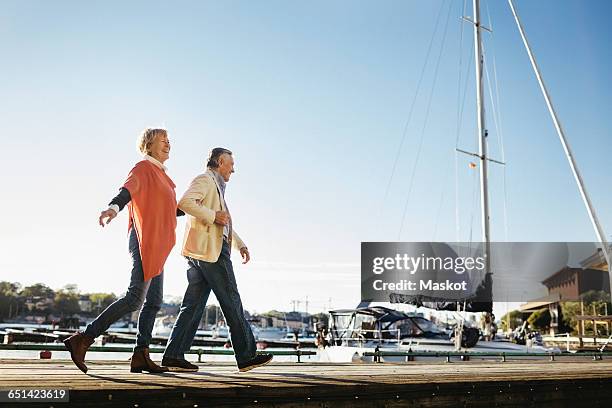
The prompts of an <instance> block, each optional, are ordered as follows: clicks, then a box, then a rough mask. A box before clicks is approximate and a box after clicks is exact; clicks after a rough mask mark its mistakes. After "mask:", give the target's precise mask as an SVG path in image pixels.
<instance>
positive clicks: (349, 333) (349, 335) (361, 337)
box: [334, 328, 401, 346]
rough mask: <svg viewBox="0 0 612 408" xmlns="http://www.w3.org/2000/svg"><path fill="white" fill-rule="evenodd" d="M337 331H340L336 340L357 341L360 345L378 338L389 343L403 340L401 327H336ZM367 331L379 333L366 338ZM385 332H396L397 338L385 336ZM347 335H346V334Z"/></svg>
mask: <svg viewBox="0 0 612 408" xmlns="http://www.w3.org/2000/svg"><path fill="white" fill-rule="evenodd" d="M334 332H335V333H338V338H335V339H334V340H341V341H343V342H345V341H346V342H347V343H348V342H350V341H357V342H358V344H359V346H362V345H363V343H364V342H366V341H368V340H378V341H379V342H381V343H382V342H383V341H385V342H389V343H397V344H399V343H400V342H401V331H400V329H386V330H376V329H353V328H349V329H335V330H334ZM367 333H375V334H378V337H373V338H369V339H368V338H366V336H365V334H367ZM383 333H396V336H394V337H395V338H387V339H384V338H383ZM345 335H346V336H345ZM354 335H356V337H354Z"/></svg>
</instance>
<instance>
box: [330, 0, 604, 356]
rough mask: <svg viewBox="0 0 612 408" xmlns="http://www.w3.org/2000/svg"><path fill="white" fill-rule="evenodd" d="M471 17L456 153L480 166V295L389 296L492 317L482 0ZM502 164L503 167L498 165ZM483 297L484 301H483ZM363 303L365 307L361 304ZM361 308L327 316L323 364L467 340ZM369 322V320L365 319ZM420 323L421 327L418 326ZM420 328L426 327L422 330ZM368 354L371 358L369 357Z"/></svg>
mask: <svg viewBox="0 0 612 408" xmlns="http://www.w3.org/2000/svg"><path fill="white" fill-rule="evenodd" d="M508 3H509V6H510V9H511V11H512V14H513V16H514V19H515V22H516V25H517V27H518V30H519V33H520V35H521V39H522V41H523V44H524V46H525V49H526V51H527V54H528V56H529V60H530V62H531V65H532V68H533V70H534V73H535V75H536V78H537V80H538V84H539V86H540V89H541V91H542V94H543V96H544V99H545V102H546V106H547V108H548V111H549V113H550V116H551V118H552V120H553V123H554V127H555V130H556V132H557V135H558V137H559V140H560V142H561V145H562V147H563V150H564V153H565V156H566V158H567V160H568V163H569V166H570V168H571V171H572V174H573V176H574V179H575V181H576V184H577V187H578V190H579V193H580V195H581V197H582V200H583V202H584V205H585V207H586V210H587V212H588V215H589V218H590V220H591V223H592V224H593V228H594V230H595V234H596V236H597V239H598V242H599V244H600V246H601V250H602V253H603V256H604V258H605V260H606V262H607V264H608V274H609V278H610V287H612V273H611V270H610V269H611V265H610V247H609V245H608V242H607V240H606V238H605V237H606V235H605V233H604V230H603V227H602V226H601V223H600V222H599V219H598V217H597V214H596V212H595V209H594V207H593V204H592V202H591V200H590V197H589V195H588V193H587V190H586V187H585V185H584V181H583V179H582V176H581V174H580V171H579V169H578V165H577V163H576V160H575V158H574V156H573V154H572V151H571V148H570V146H569V143H568V141H567V138H566V136H565V132H564V130H563V128H562V126H561V123H560V120H559V118H558V115H557V113H556V111H555V109H554V106H553V103H552V99H551V97H550V94H549V92H548V90H547V88H546V86H545V84H544V80H543V78H542V75H541V73H540V70H539V68H538V65H537V63H536V60H535V56H534V54H533V52H532V50H531V47H530V45H529V43H528V41H527V37H526V34H525V31H524V29H523V26H522V24H521V21H520V18H519V16H518V13H517V10H516V8H515V6H514V3H513V1H512V0H508ZM473 13H474V16H473V18H468V17H464V20H466V21H467V22H469V23H470V24H472V26H473V35H474V47H475V49H474V55H475V67H476V69H475V73H476V105H477V125H478V134H477V136H478V152H477V153H475V152H467V151H464V150H459V149H457V150H458V151H459V152H461V153H464V154H468V155H470V156H472V157H473V158H475V159H476V161H477V164H476V166H475V167H479V175H480V180H479V181H480V217H481V240H482V241H481V242H482V247H483V248H482V249H483V254H484V259H485V271H486V274H485V275H484V279H483V280H482V282H481V284H480V285H479V287H478V289H477V292H479V295H478V296H475V297H474V298H472V299H464V300H462V301H460V302H452V301H439V300H436V299H427V298H426V297H425V298H424V297H423V296H406V295H401V294H398V295H397V296H392V297H391V299H390V300H391V301H392V302H396V303H409V304H413V305H416V306H424V307H427V308H431V309H435V310H457V311H464V312H465V311H468V312H484V313H491V312H492V305H493V303H492V296H491V291H492V283H493V270H492V267H491V266H492V253H491V231H490V216H489V211H490V209H489V191H488V165H489V163H490V162H497V163H500V162H498V161H496V160H493V159H491V158H490V157H489V155H488V152H487V136H488V131H487V127H486V116H485V109H484V87H483V72H484V70H483V68H484V57H483V45H482V32H483V30H487V31H488V29H487V28H486V27H484V26H483V24H482V19H481V13H480V0H473ZM502 164H503V163H502ZM483 293H484V296H483ZM483 298H488V299H491V301H488V302H482V301H479V300H478V299H483ZM475 299H476V300H475ZM362 303H363V302H362ZM361 306H363V307H361V308H358V309H355V310H344V311H335V312H332V313H331V325H332V327H331V329H330V332H331V339H330V342H331V346H330V347H328V348H326V349H325V350H324V351H322V352H321V353H320V354H321V355H320V359H321V360H322V361H332V362H338V361H372V360H373V357H372V356H371V354H372V352H373V351H374V350H387V351H423V350H426V351H451V350H457V349H460V348H461V346H462V344H463V345H465V344H464V342H462V341H460V339H465V337H466V331H467V330H474V329H464V327H463V324H459V325H458V326H457V328H456V332H455V333H454V334H455V339H457V341H455V342H452V341H450V339H445V338H444V336H445V333H441V332H440V331H438V330H434V329H431V326H430V325H428V324H427V322H426V321H423V319H421V320H418V319H417V316H411V315H408V314H402V313H399V312H396V311H393V310H391V309H387V308H372V307H367V306H368V305H367V300H366V302H365V304H362V305H361ZM368 317H369V318H368ZM385 323H388V324H385ZM419 323H420V325H419ZM406 326H408V327H414V326H416V327H417V329H418V331H419V332H420V336H415V335H414V333H415V332H414V331H413V330H412V329H411V330H408V332H407V333H404V332H406V330H407V329H405V328H404V327H406ZM423 327H428V329H424V328H423ZM472 351H486V352H491V351H495V352H517V351H523V352H524V351H525V349H524V347H523V346H518V345H514V344H510V343H506V344H496V345H495V346H491V345H490V344H489V345H482V344H481V345H480V346H479V345H475V347H473V348H472ZM539 351H548V352H558V351H559V350H558V349H545V348H543V347H541V350H539ZM367 355H369V356H367ZM405 358H406V357H405V356H401V355H400V356H391V357H387V359H388V360H391V361H395V360H399V361H403V360H404V359H405Z"/></svg>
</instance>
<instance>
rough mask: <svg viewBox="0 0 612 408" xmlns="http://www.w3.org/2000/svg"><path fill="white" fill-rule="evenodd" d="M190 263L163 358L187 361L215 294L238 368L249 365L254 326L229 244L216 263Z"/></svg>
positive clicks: (226, 244) (223, 249)
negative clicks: (246, 313) (244, 303)
mask: <svg viewBox="0 0 612 408" xmlns="http://www.w3.org/2000/svg"><path fill="white" fill-rule="evenodd" d="M187 261H188V264H189V269H188V270H187V280H188V281H189V285H188V286H187V290H186V291H185V296H184V297H183V303H182V304H181V308H180V311H179V315H178V317H177V319H176V322H175V323H174V327H173V328H172V333H170V338H169V339H168V344H167V345H166V351H165V352H164V357H168V358H177V359H184V358H185V352H186V351H189V349H190V348H191V344H192V343H193V338H194V337H195V334H196V331H197V330H198V326H199V324H200V320H201V319H202V314H203V312H204V308H205V307H206V302H207V301H208V296H209V295H210V291H211V290H212V291H213V292H214V293H215V296H216V297H217V300H218V301H219V304H220V306H221V310H222V311H223V315H224V316H225V320H226V321H227V324H228V326H229V328H230V333H231V337H232V346H233V347H234V354H235V356H236V361H237V362H238V364H243V363H246V362H248V361H249V360H251V359H252V358H254V357H255V354H256V352H257V350H256V347H255V339H254V337H253V332H252V331H251V326H249V324H248V322H247V321H246V318H245V317H244V310H243V308H242V301H241V300H240V294H238V286H237V285H236V277H235V276H234V268H233V267H232V261H231V260H230V247H229V244H228V243H227V242H225V241H224V242H223V248H222V249H221V255H220V256H219V259H218V260H217V262H214V263H211V262H204V261H200V260H197V259H193V258H187Z"/></svg>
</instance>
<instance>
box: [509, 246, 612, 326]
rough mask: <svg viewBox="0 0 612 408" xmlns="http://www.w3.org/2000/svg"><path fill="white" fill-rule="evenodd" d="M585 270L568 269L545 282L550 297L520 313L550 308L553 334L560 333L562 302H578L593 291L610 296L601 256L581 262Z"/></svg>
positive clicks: (530, 304)
mask: <svg viewBox="0 0 612 408" xmlns="http://www.w3.org/2000/svg"><path fill="white" fill-rule="evenodd" d="M580 264H581V266H582V268H572V267H569V266H566V267H565V268H562V269H561V270H559V271H557V272H555V273H553V274H552V275H551V276H549V277H548V278H546V279H544V280H543V281H542V284H544V285H545V286H546V288H547V289H548V295H547V296H545V297H543V298H540V299H535V300H532V301H530V302H527V303H525V304H524V305H521V306H520V308H519V310H520V311H521V312H526V313H527V312H535V311H536V310H541V309H544V308H546V307H547V308H548V311H549V313H550V333H551V334H556V333H558V332H559V323H560V302H564V301H579V300H580V299H581V297H582V296H583V295H584V294H586V293H587V292H590V291H605V292H607V293H610V279H609V277H608V265H607V264H606V262H605V258H604V257H603V254H602V253H601V249H599V250H598V252H597V253H595V254H593V255H591V256H590V257H588V258H587V259H585V260H584V261H582V262H581V263H580Z"/></svg>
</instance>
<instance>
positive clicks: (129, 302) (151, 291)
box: [85, 228, 164, 349]
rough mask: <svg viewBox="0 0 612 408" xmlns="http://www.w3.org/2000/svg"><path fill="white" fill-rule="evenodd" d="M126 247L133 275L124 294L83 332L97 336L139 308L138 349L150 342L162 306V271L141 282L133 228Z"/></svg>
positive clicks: (147, 345)
mask: <svg viewBox="0 0 612 408" xmlns="http://www.w3.org/2000/svg"><path fill="white" fill-rule="evenodd" d="M129 247H130V255H131V256H132V276H131V278H130V286H129V288H128V290H127V292H126V294H125V295H124V296H123V297H122V298H120V299H117V300H116V301H115V302H114V303H113V304H111V305H110V306H109V307H107V308H106V309H104V311H103V312H102V313H100V315H99V316H98V317H97V318H96V319H95V320H94V321H93V322H91V323H89V324H88V325H87V328H86V329H85V334H86V335H88V336H91V337H93V338H96V337H98V336H99V335H101V334H102V333H104V332H105V331H106V330H107V329H108V328H109V327H110V325H111V324H113V323H115V322H116V321H118V320H119V319H121V318H122V317H123V316H125V315H126V314H128V313H132V312H135V311H136V310H138V309H140V315H139V316H138V336H137V337H136V349H138V348H144V347H149V344H150V343H151V332H152V331H153V324H154V323H155V316H156V315H157V312H158V311H159V309H160V308H161V304H162V300H163V293H164V274H163V272H162V273H161V274H160V275H158V276H156V277H154V278H153V279H151V280H149V281H147V282H145V281H144V273H143V271H142V259H141V258H140V248H139V245H138V236H137V235H136V230H135V229H134V228H132V231H131V232H130V238H129ZM141 307H142V308H141Z"/></svg>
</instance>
